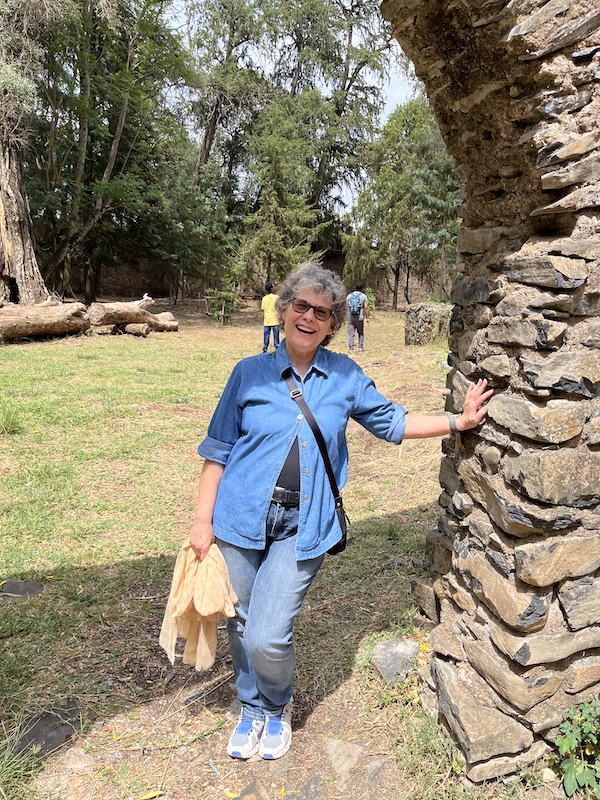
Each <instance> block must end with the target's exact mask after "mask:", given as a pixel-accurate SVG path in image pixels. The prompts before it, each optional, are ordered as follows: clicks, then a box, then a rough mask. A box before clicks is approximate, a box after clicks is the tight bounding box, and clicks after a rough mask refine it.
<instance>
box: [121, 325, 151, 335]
mask: <svg viewBox="0 0 600 800" xmlns="http://www.w3.org/2000/svg"><path fill="white" fill-rule="evenodd" d="M118 329H119V331H120V332H121V333H129V334H130V335H131V336H144V337H146V336H148V334H149V333H150V326H149V325H147V324H146V323H145V322H144V323H140V322H130V323H129V324H128V325H119V328H118Z"/></svg>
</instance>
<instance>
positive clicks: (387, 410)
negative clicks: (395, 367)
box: [351, 369, 407, 444]
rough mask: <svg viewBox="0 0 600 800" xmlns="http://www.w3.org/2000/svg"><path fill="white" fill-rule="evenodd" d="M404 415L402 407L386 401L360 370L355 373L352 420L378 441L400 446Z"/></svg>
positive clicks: (404, 410) (404, 420) (404, 422)
mask: <svg viewBox="0 0 600 800" xmlns="http://www.w3.org/2000/svg"><path fill="white" fill-rule="evenodd" d="M406 414H407V411H406V409H405V408H404V407H403V406H401V405H400V404H397V405H395V404H394V403H392V402H391V401H390V400H386V398H385V397H384V396H383V395H382V394H381V393H380V392H379V391H377V388H376V387H375V384H374V383H373V381H372V380H371V378H367V376H366V375H365V374H364V373H363V371H362V370H360V369H359V370H358V371H357V378H356V393H355V402H354V409H353V412H352V415H351V416H352V418H353V419H355V420H356V421H357V422H359V423H360V424H361V425H362V426H363V427H365V428H366V429H367V430H368V431H369V432H370V433H372V434H373V435H374V436H377V437H378V438H379V439H385V440H386V441H387V442H391V443H392V444H400V442H401V441H402V439H403V437H404V428H405V426H406Z"/></svg>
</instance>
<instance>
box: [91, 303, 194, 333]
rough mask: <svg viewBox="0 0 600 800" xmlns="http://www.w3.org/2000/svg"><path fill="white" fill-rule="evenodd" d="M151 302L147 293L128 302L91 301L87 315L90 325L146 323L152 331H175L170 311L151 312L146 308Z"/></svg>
mask: <svg viewBox="0 0 600 800" xmlns="http://www.w3.org/2000/svg"><path fill="white" fill-rule="evenodd" d="M153 303H154V300H153V299H152V298H151V297H148V295H144V297H143V298H142V299H141V300H135V301H133V302H130V303H92V305H91V306H90V307H89V308H88V316H89V319H90V323H91V324H92V325H98V326H105V325H117V326H124V325H129V324H135V325H148V327H149V328H150V330H152V331H176V330H177V329H178V327H179V323H178V322H177V320H176V319H175V317H174V316H173V314H171V312H170V311H164V312H163V313H162V314H152V313H151V312H150V311H148V310H147V309H148V308H149V307H150V306H151V305H153Z"/></svg>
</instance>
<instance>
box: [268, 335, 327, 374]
mask: <svg viewBox="0 0 600 800" xmlns="http://www.w3.org/2000/svg"><path fill="white" fill-rule="evenodd" d="M275 366H276V367H277V374H278V375H279V379H280V380H281V379H282V378H283V373H284V372H285V371H286V370H288V369H290V368H291V369H292V370H293V372H294V374H295V375H296V376H297V377H300V376H299V375H298V373H297V372H296V370H295V368H294V365H293V364H292V361H291V359H290V357H289V355H288V352H287V350H286V349H285V339H284V340H283V341H282V342H281V344H280V345H279V347H278V348H277V350H276V351H275ZM311 369H315V370H317V371H318V372H320V373H322V374H323V375H324V376H325V377H326V378H327V377H328V376H329V359H328V353H327V350H325V349H324V348H323V347H321V345H319V347H318V348H317V352H316V353H315V356H314V358H313V360H312V363H311V365H310V367H309V368H308V372H310V370H311ZM308 372H307V374H308Z"/></svg>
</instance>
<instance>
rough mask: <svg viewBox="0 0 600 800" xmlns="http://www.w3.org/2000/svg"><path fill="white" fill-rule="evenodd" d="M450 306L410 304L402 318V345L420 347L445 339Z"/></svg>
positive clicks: (444, 304) (442, 304)
mask: <svg viewBox="0 0 600 800" xmlns="http://www.w3.org/2000/svg"><path fill="white" fill-rule="evenodd" d="M450 313H451V309H450V306H449V305H447V304H446V303H411V304H410V305H408V306H406V314H405V317H404V344H406V345H422V344H426V343H427V342H435V341H436V340H437V339H447V338H448V333H449V325H450Z"/></svg>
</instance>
